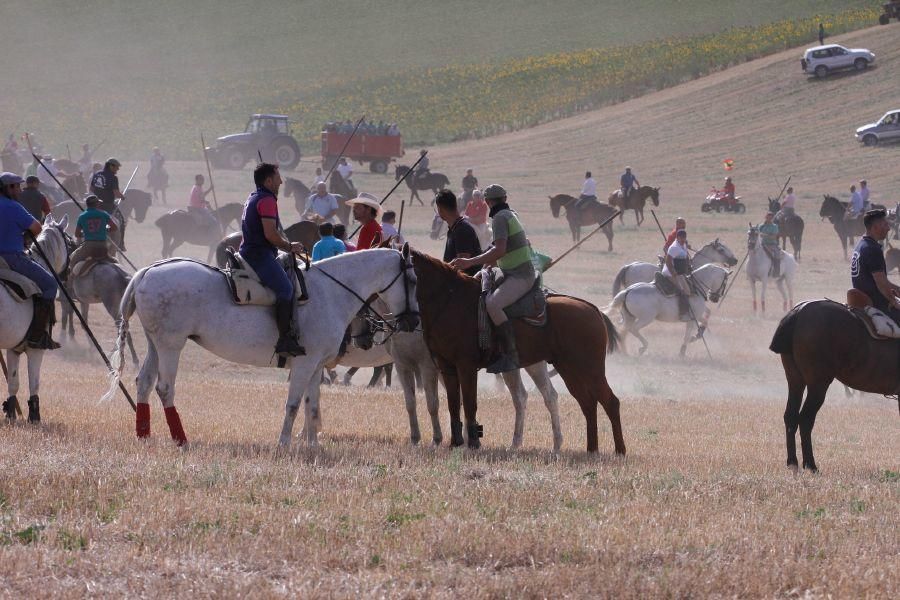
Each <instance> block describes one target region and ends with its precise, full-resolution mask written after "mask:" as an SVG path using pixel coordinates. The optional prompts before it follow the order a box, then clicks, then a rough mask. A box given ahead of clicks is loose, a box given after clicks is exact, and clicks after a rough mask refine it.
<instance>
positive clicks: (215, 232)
mask: <svg viewBox="0 0 900 600" xmlns="http://www.w3.org/2000/svg"><path fill="white" fill-rule="evenodd" d="M243 210H244V207H243V206H242V205H241V204H239V203H237V202H232V203H231V204H226V205H225V206H222V207H220V208H219V210H216V211H213V215H214V216H215V217H216V220H217V221H218V222H219V225H220V226H221V229H220V228H219V227H197V222H196V221H195V220H194V217H193V216H192V215H190V214H188V212H187V211H186V210H173V211H171V212H168V213H166V214H164V215H163V216H161V217H160V218H158V219H157V220H156V226H157V227H159V230H160V233H162V239H163V247H162V257H163V258H169V257H171V256H172V253H173V252H175V249H176V248H178V247H179V246H181V245H182V244H185V243H187V244H194V245H197V246H206V247H208V248H209V253H208V254H207V256H206V262H210V261H211V260H212V258H213V253H214V252H215V250H216V246H217V245H218V243H219V240H221V239H222V233H221V230H222V229H225V228H227V227H228V226H229V225H230V224H231V223H233V222H234V221H240V219H241V213H242V212H243Z"/></svg>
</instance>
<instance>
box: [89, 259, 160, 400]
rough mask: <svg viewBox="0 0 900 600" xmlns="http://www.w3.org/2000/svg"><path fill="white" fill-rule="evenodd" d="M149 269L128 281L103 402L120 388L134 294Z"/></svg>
mask: <svg viewBox="0 0 900 600" xmlns="http://www.w3.org/2000/svg"><path fill="white" fill-rule="evenodd" d="M149 269H150V267H144V268H143V269H141V270H139V271H138V272H137V273H135V274H134V277H132V278H131V281H129V282H128V287H126V288H125V293H124V294H122V302H121V303H120V304H119V333H118V336H117V337H116V345H115V347H114V348H113V351H112V353H111V354H110V357H109V364H110V369H109V388H108V389H107V390H106V393H105V394H103V397H102V398H100V401H101V402H106V401H108V400H111V399H112V397H113V396H115V394H116V388H118V386H119V381H121V379H122V373H123V372H124V370H125V345H126V343H127V341H128V320H129V319H130V318H131V316H132V315H133V314H134V310H135V303H134V294H135V290H136V289H137V286H138V285H140V283H141V280H142V279H143V278H144V275H145V274H146V273H147V271H148V270H149Z"/></svg>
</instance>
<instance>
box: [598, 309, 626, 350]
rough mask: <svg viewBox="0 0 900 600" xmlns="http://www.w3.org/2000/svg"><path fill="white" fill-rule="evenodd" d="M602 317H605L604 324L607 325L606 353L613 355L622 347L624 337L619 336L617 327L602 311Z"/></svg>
mask: <svg viewBox="0 0 900 600" xmlns="http://www.w3.org/2000/svg"><path fill="white" fill-rule="evenodd" d="M600 316H601V317H603V324H604V325H606V353H607V354H612V353H614V352H616V351H617V350H618V349H619V347H620V346H621V345H622V336H621V334H619V331H618V330H617V329H616V326H615V325H613V322H612V321H611V320H610V318H609V315H607V314H606V313H605V312H603V311H600Z"/></svg>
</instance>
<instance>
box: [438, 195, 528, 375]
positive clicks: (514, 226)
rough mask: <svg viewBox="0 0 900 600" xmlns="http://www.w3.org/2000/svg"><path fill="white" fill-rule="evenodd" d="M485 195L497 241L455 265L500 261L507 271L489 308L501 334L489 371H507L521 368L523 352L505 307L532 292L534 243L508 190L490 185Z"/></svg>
mask: <svg viewBox="0 0 900 600" xmlns="http://www.w3.org/2000/svg"><path fill="white" fill-rule="evenodd" d="M484 199H485V201H487V203H488V206H490V207H491V212H490V215H491V225H492V228H493V230H494V245H493V247H492V248H490V249H489V250H488V251H487V252H484V253H482V254H480V255H478V256H474V257H472V258H456V259H454V260H453V261H451V262H450V265H451V266H452V267H455V268H457V269H461V270H466V269H468V268H469V267H472V266H476V265H484V264H488V263H493V262H496V263H497V266H498V267H500V269H501V270H502V271H503V281H502V282H501V284H500V285H499V286H498V287H497V289H496V290H494V291H493V292H491V294H490V295H489V296H488V297H487V301H486V303H485V304H486V307H487V312H488V314H489V315H490V317H491V321H493V323H494V325H496V327H497V333H498V334H499V336H500V350H501V355H500V357H499V358H498V359H497V361H496V362H494V363H493V364H492V365H490V366H488V368H487V371H488V373H503V372H506V371H513V370H515V369H518V368H519V354H518V351H517V350H516V335H515V332H514V331H513V326H512V323H510V321H509V319H508V318H507V316H506V313H505V312H504V311H503V309H504V308H506V307H507V306H509V305H510V304H512V303H514V302H515V301H516V300H518V299H519V298H521V297H522V296H524V295H525V294H527V293H528V291H529V290H530V289H531V288H532V286H533V285H534V280H535V277H536V274H535V271H534V265H533V264H532V262H531V247H530V245H529V243H528V237H527V235H526V234H525V228H524V227H522V223H521V222H520V221H519V216H518V215H517V214H516V213H515V212H513V211H512V209H510V208H509V204H507V203H506V190H505V189H503V188H502V187H501V186H499V185H496V184H494V185H489V186H487V187H486V188H485V189H484Z"/></svg>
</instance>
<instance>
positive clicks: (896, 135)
mask: <svg viewBox="0 0 900 600" xmlns="http://www.w3.org/2000/svg"><path fill="white" fill-rule="evenodd" d="M856 139H857V140H859V141H860V142H862V143H863V144H865V145H866V146H877V145H878V144H880V143H882V142H896V141H900V110H889V111H888V112H886V113H884V116H883V117H881V118H880V119H878V121H876V122H874V123H869V124H867V125H863V126H862V127H860V128H859V129H857V130H856Z"/></svg>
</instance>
